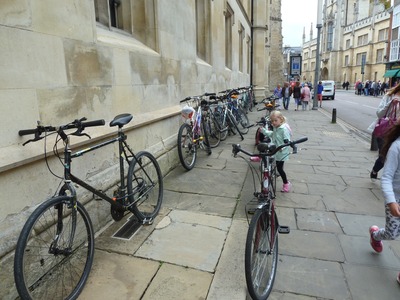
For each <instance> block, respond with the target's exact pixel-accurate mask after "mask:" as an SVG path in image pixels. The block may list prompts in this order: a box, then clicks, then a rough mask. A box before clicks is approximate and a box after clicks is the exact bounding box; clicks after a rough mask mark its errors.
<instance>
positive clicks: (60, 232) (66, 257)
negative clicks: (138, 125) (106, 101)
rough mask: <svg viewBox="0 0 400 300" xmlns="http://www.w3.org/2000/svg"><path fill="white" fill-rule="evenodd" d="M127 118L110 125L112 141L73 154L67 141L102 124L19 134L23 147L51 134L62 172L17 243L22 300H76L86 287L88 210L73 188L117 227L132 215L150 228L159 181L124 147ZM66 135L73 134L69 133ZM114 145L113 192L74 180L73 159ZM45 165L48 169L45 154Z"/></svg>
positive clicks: (144, 159)
mask: <svg viewBox="0 0 400 300" xmlns="http://www.w3.org/2000/svg"><path fill="white" fill-rule="evenodd" d="M132 118H133V117H132V115H131V114H121V115H118V116H116V117H115V118H114V120H112V121H111V123H110V126H117V127H118V134H117V136H116V137H115V138H112V139H109V140H107V141H104V142H102V143H99V144H96V145H94V146H91V147H89V148H86V149H83V150H80V151H76V152H72V150H71V148H70V135H74V136H87V137H89V136H88V135H87V134H86V133H84V130H85V128H87V127H92V126H102V125H104V124H105V121H104V120H96V121H89V122H86V119H85V118H83V119H80V120H75V121H73V122H71V123H69V124H66V125H62V126H59V127H53V126H41V125H38V126H37V127H36V128H35V129H27V130H20V131H19V135H20V136H23V135H31V134H34V138H33V139H30V140H28V141H27V142H25V143H24V145H26V144H27V143H29V142H36V141H38V140H41V139H42V138H46V137H47V136H49V135H51V134H55V135H56V138H55V143H54V148H53V150H54V153H55V155H56V157H58V158H59V159H60V162H61V163H62V165H63V170H64V174H63V176H60V177H59V178H60V179H61V185H60V187H61V188H60V189H58V195H57V196H56V195H54V196H52V197H51V198H50V199H48V200H46V201H44V202H43V203H42V204H40V205H39V206H38V207H37V208H36V209H35V210H34V211H33V213H32V214H31V215H30V217H29V218H28V220H27V222H26V223H25V225H24V227H23V229H22V231H21V234H20V236H19V239H18V243H17V247H16V250H15V257H14V279H15V284H16V287H17V291H18V293H19V295H20V297H21V298H22V299H40V300H44V299H76V298H77V297H78V296H79V294H80V293H81V291H82V290H83V288H84V286H85V283H86V281H87V279H88V276H89V273H90V270H91V267H92V262H93V256H94V230H93V225H92V221H91V219H90V216H89V214H88V213H87V210H86V209H85V207H84V206H83V204H82V203H81V202H79V200H78V199H77V194H76V190H75V187H74V184H73V183H75V184H77V185H79V186H82V187H83V188H85V189H87V190H89V191H90V192H92V193H93V194H94V195H96V196H97V197H99V198H101V199H104V200H105V201H107V202H109V203H110V204H111V215H112V217H113V219H114V220H116V221H119V220H121V219H122V218H123V216H124V214H125V213H126V212H131V213H133V214H134V215H135V216H136V217H137V218H138V220H139V221H140V222H141V223H142V224H151V223H152V222H153V219H154V218H155V217H156V215H157V214H158V212H159V210H160V207H161V203H162V199H163V177H162V174H161V170H160V167H159V165H158V163H157V160H156V159H155V157H154V156H153V155H152V154H150V153H149V152H147V151H140V152H138V153H136V154H135V153H133V151H132V150H131V149H130V147H129V145H128V144H127V142H126V138H127V137H126V135H125V133H124V132H123V131H122V127H123V126H124V125H126V124H128V123H129V122H130V121H131V120H132ZM71 130H74V131H73V132H72V133H69V132H70V131H71ZM89 138H90V137H89ZM60 141H62V142H63V150H64V151H62V152H61V153H59V151H58V149H57V147H58V142H60ZM115 142H118V144H119V156H118V157H119V171H120V172H119V173H120V174H119V175H120V176H119V180H118V184H117V186H118V188H117V189H116V190H115V191H114V194H113V196H112V197H109V196H107V195H106V194H105V193H104V192H103V191H101V190H99V189H96V188H95V187H93V186H91V185H89V184H88V183H87V182H85V181H83V180H81V179H79V178H78V177H76V176H75V175H73V174H72V173H71V172H72V168H71V167H72V160H73V159H75V158H77V157H80V156H82V155H84V154H86V153H88V152H91V151H94V150H97V149H99V148H101V147H104V146H106V145H110V144H112V143H115ZM62 155H63V157H62ZM45 160H46V163H47V161H48V157H47V155H46V149H45ZM126 163H127V164H128V165H126ZM124 165H125V166H124ZM124 167H127V173H126V172H125V168H124ZM50 171H51V170H50ZM52 174H53V175H55V174H54V173H53V172H52ZM57 177H58V176H57Z"/></svg>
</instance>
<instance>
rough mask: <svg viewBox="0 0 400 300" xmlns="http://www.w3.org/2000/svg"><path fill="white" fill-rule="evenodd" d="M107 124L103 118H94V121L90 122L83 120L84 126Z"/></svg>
mask: <svg viewBox="0 0 400 300" xmlns="http://www.w3.org/2000/svg"><path fill="white" fill-rule="evenodd" d="M105 124H106V122H105V121H104V120H103V119H100V120H94V121H88V122H82V126H83V127H94V126H103V125H105Z"/></svg>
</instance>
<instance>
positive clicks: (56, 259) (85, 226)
mask: <svg viewBox="0 0 400 300" xmlns="http://www.w3.org/2000/svg"><path fill="white" fill-rule="evenodd" d="M76 204H77V205H76V206H75V207H76V214H74V213H72V209H74V207H73V206H72V203H71V197H68V196H58V197H54V198H50V199H49V200H47V201H45V202H43V203H42V204H41V205H40V206H39V207H37V208H36V209H35V211H34V212H33V213H32V215H31V216H30V217H29V218H28V220H27V222H26V223H25V225H24V227H23V229H22V231H21V234H20V236H19V238H18V242H17V247H16V250H15V257H14V279H15V284H16V288H17V291H18V293H19V295H20V297H21V298H22V299H41V300H43V299H76V298H78V296H79V294H80V293H81V291H82V290H83V288H84V286H85V284H86V281H87V279H88V276H89V273H90V270H91V268H92V263H93V256H94V231H93V225H92V222H91V220H90V217H89V214H88V213H87V211H86V209H85V208H84V206H83V205H82V204H81V203H79V202H77V203H76ZM74 215H76V219H75V220H74ZM60 216H61V219H60ZM60 221H61V222H62V223H60ZM57 228H58V229H59V230H61V231H60V232H57ZM71 234H73V235H74V240H73V244H72V248H70V247H69V243H70V238H71ZM56 237H58V239H57V242H56V244H57V247H56V248H55V249H53V250H52V248H53V246H54V243H55V239H56ZM63 251H65V252H64V253H63ZM51 252H54V253H53V254H51Z"/></svg>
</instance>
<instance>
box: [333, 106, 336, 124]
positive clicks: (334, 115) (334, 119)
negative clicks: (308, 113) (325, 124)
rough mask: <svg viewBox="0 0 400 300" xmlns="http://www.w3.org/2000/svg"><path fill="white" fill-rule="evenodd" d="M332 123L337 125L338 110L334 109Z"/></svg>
mask: <svg viewBox="0 0 400 300" xmlns="http://www.w3.org/2000/svg"><path fill="white" fill-rule="evenodd" d="M332 123H336V108H334V109H332Z"/></svg>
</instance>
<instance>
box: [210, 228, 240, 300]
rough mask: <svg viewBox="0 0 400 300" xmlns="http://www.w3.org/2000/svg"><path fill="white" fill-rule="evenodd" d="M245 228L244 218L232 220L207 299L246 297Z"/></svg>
mask: <svg viewBox="0 0 400 300" xmlns="http://www.w3.org/2000/svg"><path fill="white" fill-rule="evenodd" d="M247 229H248V224H247V221H246V220H234V221H233V223H232V226H231V229H230V230H229V235H228V238H227V240H226V243H225V246H224V250H223V251H222V253H221V258H220V260H219V262H218V267H217V270H216V272H215V276H214V279H213V282H212V284H211V286H210V291H209V294H208V297H207V299H208V300H219V299H232V300H235V299H237V300H242V299H245V298H246V294H247V287H246V279H245V272H244V249H245V241H246V236H247Z"/></svg>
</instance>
